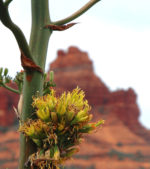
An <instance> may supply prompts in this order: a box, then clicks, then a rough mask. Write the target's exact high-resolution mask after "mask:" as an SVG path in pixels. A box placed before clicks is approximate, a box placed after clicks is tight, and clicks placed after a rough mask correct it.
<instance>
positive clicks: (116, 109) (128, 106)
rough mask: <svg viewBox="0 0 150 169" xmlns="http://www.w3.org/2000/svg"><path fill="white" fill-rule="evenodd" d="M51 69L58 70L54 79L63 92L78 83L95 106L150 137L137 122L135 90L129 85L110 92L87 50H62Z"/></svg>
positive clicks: (137, 112)
mask: <svg viewBox="0 0 150 169" xmlns="http://www.w3.org/2000/svg"><path fill="white" fill-rule="evenodd" d="M50 70H53V71H54V72H55V82H56V84H57V90H58V91H59V92H60V93H61V92H63V91H67V90H69V91H71V90H72V89H74V88H76V87H77V86H79V87H80V88H81V89H83V90H84V91H85V94H86V98H87V100H88V101H89V103H90V105H92V107H95V106H96V107H98V106H99V107H100V109H102V107H105V109H107V111H108V112H112V113H113V114H114V115H115V116H117V117H118V118H119V119H120V120H121V121H122V122H123V123H124V125H126V126H127V127H128V128H129V129H130V130H132V132H134V133H135V134H138V135H140V136H143V137H144V138H145V139H147V140H150V133H149V132H148V131H146V130H145V128H144V127H142V126H141V124H140V123H139V121H138V119H139V115H140V111H139V108H138V105H137V103H136V99H137V96H136V93H135V92H134V90H133V89H131V88H129V89H128V90H118V91H114V92H110V91H109V89H108V87H107V86H106V85H105V84H104V83H103V82H102V80H101V79H100V78H99V77H98V76H96V75H95V73H94V71H93V63H92V61H91V60H90V59H89V57H88V54H87V53H86V52H82V51H80V50H79V49H78V48H76V47H70V48H69V49H68V51H66V52H65V51H63V50H59V51H58V56H57V58H56V60H55V61H54V62H53V63H51V65H50ZM103 111H104V110H103ZM143 133H144V134H143ZM146 133H147V134H146Z"/></svg>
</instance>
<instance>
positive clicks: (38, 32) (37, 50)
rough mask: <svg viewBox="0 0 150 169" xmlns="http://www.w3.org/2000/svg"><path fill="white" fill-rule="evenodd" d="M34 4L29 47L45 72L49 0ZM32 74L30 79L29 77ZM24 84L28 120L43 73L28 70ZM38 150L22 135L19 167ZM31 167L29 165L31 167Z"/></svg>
mask: <svg viewBox="0 0 150 169" xmlns="http://www.w3.org/2000/svg"><path fill="white" fill-rule="evenodd" d="M31 5H32V30H31V36H30V44H29V48H30V51H31V55H32V57H33V58H34V60H35V61H36V63H37V65H39V66H40V67H41V68H42V69H43V72H44V69H45V62H46V53H47V48H48V42H49V37H50V35H51V33H52V32H50V30H46V29H43V28H44V26H45V25H46V24H47V23H50V22H51V21H50V16H49V9H48V6H49V5H48V0H31ZM28 76H31V79H30V80H27V77H28ZM24 78H25V79H24V86H23V107H22V116H21V120H22V121H26V120H27V119H28V118H31V115H32V114H33V108H32V106H31V104H32V97H33V96H34V95H35V94H36V93H37V92H38V94H39V95H42V90H43V78H44V77H43V74H42V73H40V72H37V71H33V72H32V73H31V72H28V73H27V72H26V73H25V77H24ZM35 151H36V147H35V146H33V144H32V143H31V142H30V141H29V140H26V138H25V137H24V136H23V135H22V134H21V135H20V161H19V169H25V166H24V164H25V162H26V161H27V159H28V157H29V155H30V154H32V153H33V152H35ZM29 168H30V167H28V169H29Z"/></svg>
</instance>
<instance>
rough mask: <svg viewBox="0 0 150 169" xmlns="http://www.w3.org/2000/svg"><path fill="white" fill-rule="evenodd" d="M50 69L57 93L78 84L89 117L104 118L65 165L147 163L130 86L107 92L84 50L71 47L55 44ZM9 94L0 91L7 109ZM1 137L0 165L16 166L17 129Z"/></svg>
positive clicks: (146, 134)
mask: <svg viewBox="0 0 150 169" xmlns="http://www.w3.org/2000/svg"><path fill="white" fill-rule="evenodd" d="M50 69H51V70H53V71H54V72H55V74H54V81H55V83H56V85H57V87H56V89H57V91H58V93H61V92H62V91H64V90H67V91H70V90H72V89H74V88H76V87H77V86H79V87H80V88H81V89H83V90H84V91H85V93H86V98H87V99H88V101H89V103H90V105H91V106H92V110H91V111H92V113H93V116H94V119H93V120H94V121H96V120H98V119H104V120H105V124H104V126H103V127H102V128H100V129H99V130H97V131H96V132H94V133H93V134H91V135H90V136H88V135H87V136H86V138H85V141H84V142H83V143H82V145H81V146H80V152H79V153H78V154H77V155H76V156H75V157H74V159H72V160H70V161H69V162H68V163H67V168H66V169H150V131H149V130H146V129H145V128H144V127H142V125H141V124H140V123H139V121H138V118H139V115H140V111H139V108H138V105H137V102H136V100H137V96H136V93H135V92H134V90H133V89H131V88H129V89H128V90H117V91H114V92H111V91H110V90H109V89H108V87H107V86H106V85H105V84H104V83H103V81H102V80H101V79H100V78H99V77H98V76H96V75H95V73H94V71H93V64H92V61H91V60H90V59H89V57H88V54H87V53H86V52H83V51H81V50H79V49H78V48H76V47H70V48H69V49H68V50H67V51H63V50H59V51H58V57H57V58H56V60H55V61H54V62H53V63H51V65H50ZM3 92H4V91H3V89H1V90H0V95H1V93H3ZM14 95H15V94H14ZM14 95H12V96H11V93H10V92H9V93H6V91H5V94H4V93H3V95H1V96H2V97H1V98H0V99H1V100H0V101H1V103H2V101H3V105H1V108H0V110H5V112H7V110H12V108H11V107H10V108H9V109H8V106H9V104H8V101H10V100H11V101H10V102H11V104H10V105H12V104H15V103H13V99H14V98H15V97H16V96H15V97H14ZM3 98H4V99H3ZM7 115H8V114H7V113H5V116H7ZM3 118H4V117H3ZM4 119H7V117H6V118H4ZM6 121H7V120H6ZM6 121H5V124H6ZM7 123H8V121H7ZM8 124H10V122H9V123H8ZM0 137H1V139H0V169H6V168H9V169H16V168H17V166H18V158H19V141H18V139H19V133H17V132H15V131H13V130H12V131H8V132H6V133H0Z"/></svg>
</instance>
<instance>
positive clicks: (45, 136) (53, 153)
mask: <svg viewBox="0 0 150 169" xmlns="http://www.w3.org/2000/svg"><path fill="white" fill-rule="evenodd" d="M84 97H85V95H84V92H83V91H82V90H80V89H79V88H76V89H74V90H73V91H72V92H68V93H66V92H64V93H63V94H62V95H61V96H60V97H56V94H55V91H54V90H53V89H52V90H51V93H50V94H47V95H45V96H42V97H34V98H33V104H32V105H33V107H34V108H35V113H36V115H37V119H36V120H28V121H27V122H26V123H24V124H23V125H21V126H20V129H19V130H20V132H22V133H24V134H25V135H26V136H28V137H30V138H31V139H32V140H33V142H34V143H35V144H36V145H37V147H38V151H37V152H36V153H34V154H32V155H31V156H30V158H29V162H30V163H31V165H33V166H37V167H39V168H40V167H41V168H43V169H44V168H45V169H46V168H49V169H53V168H54V169H55V168H57V169H59V165H60V164H63V162H64V161H66V160H67V159H69V158H70V157H72V155H74V154H75V153H77V152H78V151H79V149H78V148H77V145H78V144H79V143H81V140H82V137H83V135H84V133H91V132H92V131H93V130H95V129H96V127H98V126H100V125H101V124H103V123H104V121H103V120H100V121H98V122H97V123H90V121H91V119H92V114H90V113H89V111H90V109H91V107H90V106H89V105H88V101H87V100H85V98H84ZM41 152H42V153H41Z"/></svg>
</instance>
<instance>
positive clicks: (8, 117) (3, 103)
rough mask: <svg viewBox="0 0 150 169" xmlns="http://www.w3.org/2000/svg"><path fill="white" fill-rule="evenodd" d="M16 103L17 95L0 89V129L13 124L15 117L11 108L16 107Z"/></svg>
mask: <svg viewBox="0 0 150 169" xmlns="http://www.w3.org/2000/svg"><path fill="white" fill-rule="evenodd" d="M11 86H13V87H15V86H14V85H11ZM17 102H18V95H17V94H14V93H12V92H11V91H8V90H6V89H4V88H2V87H0V127H6V126H11V125H12V124H13V123H14V122H15V120H16V115H15V112H14V110H13V106H15V107H16V105H17Z"/></svg>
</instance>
